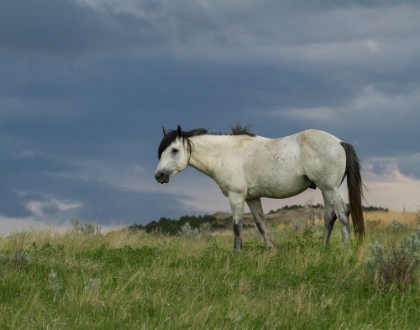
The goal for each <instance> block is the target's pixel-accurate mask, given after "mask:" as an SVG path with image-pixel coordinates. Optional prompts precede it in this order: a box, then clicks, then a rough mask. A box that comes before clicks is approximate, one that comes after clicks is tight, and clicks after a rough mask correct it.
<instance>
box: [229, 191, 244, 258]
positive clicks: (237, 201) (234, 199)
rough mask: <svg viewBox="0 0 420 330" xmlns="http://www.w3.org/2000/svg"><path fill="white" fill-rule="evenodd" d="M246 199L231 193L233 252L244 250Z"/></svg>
mask: <svg viewBox="0 0 420 330" xmlns="http://www.w3.org/2000/svg"><path fill="white" fill-rule="evenodd" d="M244 203H245V198H244V197H243V195H241V194H237V193H229V204H230V208H231V210H232V219H233V235H234V238H233V252H238V251H241V250H242V227H243V224H242V222H243V218H244Z"/></svg>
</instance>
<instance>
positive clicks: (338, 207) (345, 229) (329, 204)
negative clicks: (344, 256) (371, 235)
mask: <svg viewBox="0 0 420 330" xmlns="http://www.w3.org/2000/svg"><path fill="white" fill-rule="evenodd" d="M322 195H323V196H324V204H325V216H324V224H325V230H324V242H325V244H327V243H328V241H329V239H330V236H331V231H332V229H333V226H334V222H335V220H336V219H337V218H338V220H339V221H340V230H341V239H342V241H343V242H344V243H348V242H349V241H350V225H349V212H348V210H347V206H346V203H344V200H343V198H342V197H341V195H340V193H339V192H338V190H337V189H334V190H328V191H323V193H322Z"/></svg>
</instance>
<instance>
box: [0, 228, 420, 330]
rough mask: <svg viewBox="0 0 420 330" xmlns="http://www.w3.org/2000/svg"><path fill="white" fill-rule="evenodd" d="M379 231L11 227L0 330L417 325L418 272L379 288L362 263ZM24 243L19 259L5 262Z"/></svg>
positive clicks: (382, 235) (0, 279) (0, 284)
mask: <svg viewBox="0 0 420 330" xmlns="http://www.w3.org/2000/svg"><path fill="white" fill-rule="evenodd" d="M408 232H409V231H407V233H408ZM389 235H393V233H391V231H390V230H389V229H377V230H375V231H370V232H369V233H368V236H367V237H366V239H365V241H364V243H362V245H361V246H357V245H356V244H355V243H354V244H351V245H350V246H344V245H342V243H341V242H340V238H339V228H338V226H337V228H336V229H335V230H334V233H333V238H332V241H331V244H330V245H329V246H327V247H325V246H323V244H322V240H321V238H320V234H319V233H318V232H316V233H315V234H312V235H302V234H299V233H297V232H295V231H293V230H292V229H286V230H285V231H280V232H279V233H277V234H276V235H275V237H274V241H275V243H276V245H277V251H272V250H269V249H266V248H265V247H264V246H263V243H262V240H261V239H260V238H259V237H258V235H256V233H255V232H254V231H253V230H250V231H247V232H245V234H244V248H243V251H242V252H241V253H238V254H233V253H232V244H233V242H232V237H226V236H214V237H208V238H199V237H197V238H190V239H187V238H182V237H168V236H155V235H147V234H144V233H143V234H142V233H130V232H129V231H127V230H122V231H115V232H110V233H108V234H105V235H83V234H79V233H71V232H68V233H65V234H59V233H55V232H52V231H34V232H26V233H15V234H12V235H10V236H7V237H2V238H0V253H1V254H4V255H6V256H7V257H8V258H9V260H8V261H7V262H3V263H0V315H1V317H0V329H414V328H418V326H419V321H418V315H419V310H420V307H419V306H420V292H419V287H418V278H416V281H415V283H414V284H412V285H411V286H410V287H409V288H407V289H406V290H403V291H401V290H392V289H391V290H388V291H382V292H378V291H377V290H375V285H374V278H373V275H372V274H370V273H369V272H368V270H367V268H366V259H367V258H369V257H370V252H369V249H368V247H367V246H368V243H369V242H373V241H375V240H379V241H384V240H385V239H386V238H387V237H389ZM394 235H400V236H401V235H403V233H401V232H398V233H394ZM22 249H23V250H25V251H27V252H28V255H29V257H30V259H29V262H27V261H25V260H20V259H18V260H16V259H15V261H13V255H14V254H15V253H16V252H17V251H20V250H22ZM52 273H55V274H56V276H55V277H54V276H51V274H52ZM53 278H54V279H53Z"/></svg>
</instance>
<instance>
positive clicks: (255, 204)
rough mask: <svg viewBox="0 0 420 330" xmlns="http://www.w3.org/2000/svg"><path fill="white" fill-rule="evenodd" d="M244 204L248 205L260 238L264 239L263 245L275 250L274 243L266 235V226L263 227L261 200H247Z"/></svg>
mask: <svg viewBox="0 0 420 330" xmlns="http://www.w3.org/2000/svg"><path fill="white" fill-rule="evenodd" d="M246 203H247V204H248V207H249V209H250V210H251V213H252V215H253V217H254V220H255V224H256V225H257V228H258V230H259V231H260V233H261V235H262V237H263V238H264V242H265V245H266V246H270V247H272V248H275V246H274V243H273V241H272V240H271V238H270V236H269V234H268V230H267V226H266V225H265V219H264V211H263V208H262V205H261V199H260V198H257V199H252V200H247V201H246Z"/></svg>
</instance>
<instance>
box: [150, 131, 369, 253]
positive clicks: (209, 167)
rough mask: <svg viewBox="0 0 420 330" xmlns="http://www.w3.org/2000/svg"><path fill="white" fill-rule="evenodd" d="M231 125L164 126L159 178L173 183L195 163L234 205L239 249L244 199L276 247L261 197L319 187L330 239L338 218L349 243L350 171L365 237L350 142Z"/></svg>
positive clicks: (356, 216) (358, 228)
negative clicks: (210, 128)
mask: <svg viewBox="0 0 420 330" xmlns="http://www.w3.org/2000/svg"><path fill="white" fill-rule="evenodd" d="M231 129H232V133H231V134H213V133H209V132H207V130H206V129H195V130H191V131H182V130H181V127H180V126H179V125H178V129H176V130H170V131H168V132H166V131H165V129H163V134H164V137H163V139H162V142H161V143H160V146H159V149H158V157H159V164H158V166H157V169H156V172H155V178H156V181H157V182H159V183H168V182H169V179H170V178H171V177H172V176H173V175H175V174H177V173H179V172H181V171H182V170H184V169H185V168H186V167H187V166H188V165H190V166H192V167H194V168H195V169H197V170H199V171H200V172H202V173H204V174H206V175H208V176H209V177H211V178H212V179H213V180H214V181H216V182H217V184H218V185H219V187H220V189H221V190H222V193H223V194H224V195H225V196H227V197H228V198H229V203H230V207H231V209H232V218H233V231H234V251H238V250H241V248H242V219H243V214H244V203H247V204H248V206H249V209H250V210H251V213H252V215H253V217H254V220H255V223H256V225H257V227H258V229H259V231H260V232H261V234H262V236H263V238H264V241H265V244H266V245H267V246H271V247H274V244H273V242H272V240H271V238H270V237H269V235H268V231H267V228H266V225H265V220H264V212H263V210H262V206H261V200H260V198H261V197H269V198H287V197H291V196H295V195H298V194H300V193H301V192H303V191H304V190H306V189H308V188H312V189H316V187H318V188H319V189H320V190H321V191H322V196H323V198H324V205H325V216H324V225H325V229H324V242H325V244H327V243H328V241H329V239H330V235H331V231H332V228H333V225H334V222H335V220H336V219H337V217H338V219H339V221H340V223H341V226H340V227H341V236H342V240H343V242H348V241H349V239H350V231H349V221H348V216H349V212H348V210H347V206H346V204H345V203H344V201H343V199H342V197H341V195H340V194H339V187H340V185H341V183H342V182H343V180H344V178H345V176H346V175H347V186H348V192H349V201H350V212H351V216H352V220H353V226H354V231H355V233H356V235H357V236H358V238H359V239H361V238H362V236H363V234H364V220H363V213H362V205H361V197H362V196H363V192H362V180H361V176H360V166H359V160H358V158H357V155H356V153H355V151H354V149H353V147H352V146H351V145H350V144H348V143H345V142H342V141H341V140H339V139H338V138H336V137H335V136H332V135H330V134H328V133H326V132H323V131H318V130H307V131H303V132H300V133H297V134H294V135H290V136H286V137H283V138H278V139H268V138H264V137H261V136H256V135H254V134H251V133H250V132H249V128H248V127H245V128H242V127H241V126H239V125H237V127H234V128H231Z"/></svg>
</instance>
